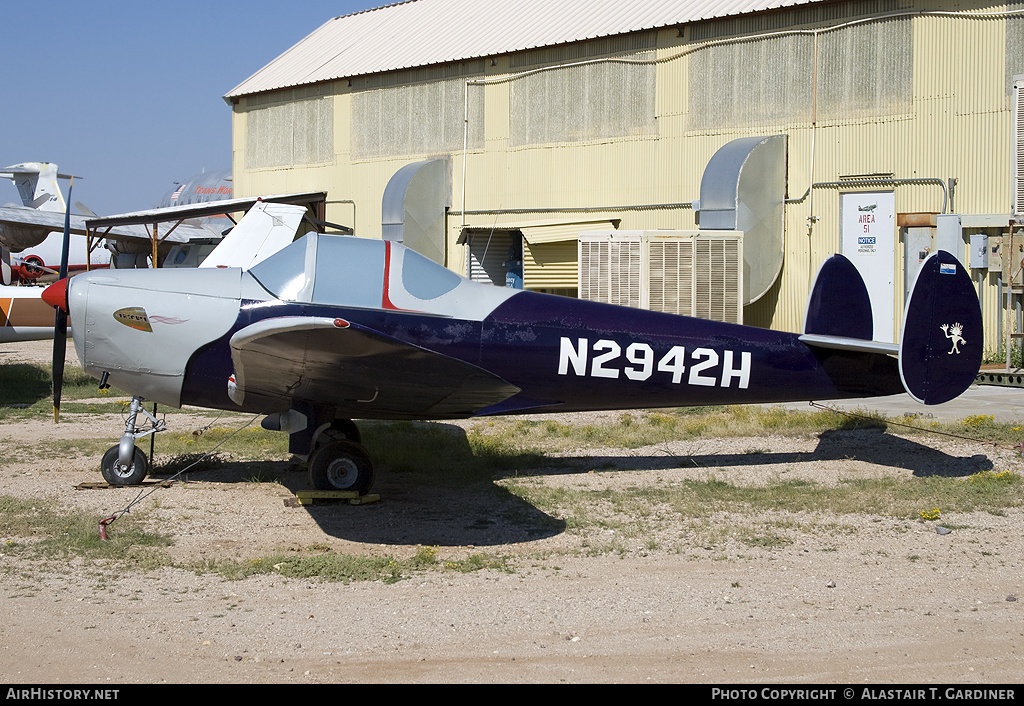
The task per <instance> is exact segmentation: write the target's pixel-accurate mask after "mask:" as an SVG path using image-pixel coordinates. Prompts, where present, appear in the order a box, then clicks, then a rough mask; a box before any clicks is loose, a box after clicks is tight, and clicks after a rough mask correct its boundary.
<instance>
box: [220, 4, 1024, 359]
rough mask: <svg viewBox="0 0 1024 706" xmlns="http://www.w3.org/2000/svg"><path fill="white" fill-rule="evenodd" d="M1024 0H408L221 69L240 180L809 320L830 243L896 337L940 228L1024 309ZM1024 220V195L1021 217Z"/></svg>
mask: <svg viewBox="0 0 1024 706" xmlns="http://www.w3.org/2000/svg"><path fill="white" fill-rule="evenodd" d="M1022 97H1024V2H1012V3H993V2H985V1H983V0H981V1H979V0H964V1H963V2H956V1H954V0H949V1H941V0H841V1H835V0H820V1H809V0H805V1H798V0H631V1H630V2H626V3H623V2H621V1H620V0H558V1H557V2H551V1H550V0H509V1H508V2H505V3H497V4H496V3H480V2H475V1H473V0H410V1H409V2H403V3H398V4H394V5H388V6H385V7H380V8H377V9H373V10H368V11H364V12H359V13H355V14H351V15H347V16H342V17H336V18H333V19H330V20H328V21H327V22H325V23H324V24H323V25H322V26H320V27H319V28H316V29H315V30H314V31H312V33H311V34H309V35H308V36H307V37H305V38H304V39H302V40H301V41H300V42H298V43H297V44H296V45H295V46H293V47H291V48H290V49H289V50H288V51H286V52H285V53H283V54H282V55H281V56H279V57H277V58H276V59H274V60H273V61H271V62H270V63H269V64H267V65H266V66H265V67H263V68H261V69H259V70H258V71H256V73H254V74H253V75H252V76H250V77H249V78H247V79H246V80H244V81H243V82H242V83H240V84H239V85H238V86H237V87H235V88H234V89H232V90H231V91H230V92H228V93H227V94H226V95H225V97H224V98H225V100H226V101H227V102H228V103H229V104H230V106H231V108H232V113H233V115H232V121H233V122H232V134H233V137H232V141H233V152H232V154H233V163H232V174H233V179H234V188H235V192H234V194H235V196H244V195H248V196H256V195H259V194H267V193H272V194H273V193H290V192H312V191H325V192H327V194H328V196H327V205H326V221H328V222H330V223H335V224H343V225H344V226H346V227H348V228H351V229H353V231H354V233H355V235H356V236H358V237H367V238H388V239H393V240H399V241H402V242H404V243H405V244H406V245H408V246H409V247H412V248H414V249H416V250H417V251H419V252H421V253H423V254H424V255H426V256H428V257H430V258H431V259H434V260H435V261H437V262H441V263H443V264H445V265H446V266H448V267H449V268H450V269H452V270H455V271H457V272H460V273H461V274H464V275H467V276H471V277H473V278H474V279H478V280H484V281H490V282H493V283H494V284H495V285H499V286H521V287H525V288H528V289H534V290H539V291H547V292H553V293H558V294H565V295H568V296H581V297H587V298H594V299H602V300H604V301H614V302H617V303H625V304H630V305H633V306H646V307H650V308H656V309H661V310H665V311H675V312H678V313H684V314H694V315H698V316H704V317H707V318H715V319H720V320H735V321H742V322H744V323H747V324H752V325H757V326H770V327H773V328H780V329H785V330H792V331H795V330H799V329H800V328H801V326H802V323H803V313H804V304H805V300H806V297H807V294H808V290H809V285H810V282H811V281H812V280H813V277H814V275H815V273H816V271H817V268H818V266H819V264H820V263H821V261H822V260H823V259H824V258H826V257H827V256H829V255H831V254H832V253H835V252H842V253H844V254H846V255H847V256H849V257H850V258H851V259H852V260H854V262H855V264H857V266H858V268H859V269H860V270H861V272H862V273H863V274H864V275H865V279H866V280H867V283H868V287H869V290H870V292H871V296H872V301H873V306H874V314H875V338H876V339H879V340H889V341H893V340H896V337H897V336H898V335H899V330H900V325H901V319H902V316H903V306H904V301H905V296H906V292H907V290H908V289H909V287H910V285H911V283H912V281H913V277H914V275H915V273H916V268H917V267H918V265H919V263H920V261H921V259H922V258H923V256H925V255H926V254H927V253H928V252H930V251H932V250H934V249H936V248H942V249H945V250H951V251H953V252H954V254H956V255H957V256H958V257H959V258H960V260H961V261H962V262H964V263H965V264H967V265H968V266H969V267H970V271H971V274H972V276H973V278H974V280H975V281H976V282H977V286H978V292H979V296H980V298H981V300H982V305H983V312H984V317H985V328H986V340H985V347H986V350H988V351H991V352H992V353H995V352H997V351H998V350H1001V349H1003V347H1004V345H1005V343H1006V342H1008V341H1010V340H1012V339H1011V336H1012V334H1013V333H1016V332H1019V331H1021V327H1020V308H1021V307H1020V299H1021V296H1022V295H1021V291H1022V289H1021V284H1022V279H1024V277H1022V275H1021V271H1020V270H1021V262H1020V259H1021V254H1020V251H1021V249H1022V248H1024V235H1022V232H1019V230H1018V227H1017V225H1016V220H1015V214H1017V213H1019V212H1022V211H1024V179H1022V177H1021V175H1020V173H1019V172H1020V165H1019V164H1018V163H1019V162H1020V161H1021V160H1022V159H1024V150H1022V148H1024V139H1022V136H1024V117H1021V116H1020V115H1019V114H1020V107H1019V106H1018V103H1019V102H1020V100H1021V98H1022ZM1022 220H1024V217H1022Z"/></svg>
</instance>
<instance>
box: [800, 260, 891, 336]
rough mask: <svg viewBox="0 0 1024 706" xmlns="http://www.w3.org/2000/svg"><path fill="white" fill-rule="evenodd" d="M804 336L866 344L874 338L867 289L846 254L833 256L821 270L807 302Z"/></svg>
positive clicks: (822, 265)
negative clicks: (856, 341)
mask: <svg viewBox="0 0 1024 706" xmlns="http://www.w3.org/2000/svg"><path fill="white" fill-rule="evenodd" d="M804 333H805V334H813V335H816V336H825V337H840V338H847V339H850V338H855V339H863V340H867V341H870V340H871V339H872V337H873V335H874V321H873V319H872V316H871V299H870V297H869V296H868V288H867V286H866V285H865V284H864V279H863V278H862V277H861V276H860V272H858V271H857V267H856V266H855V265H854V264H853V263H852V262H850V261H849V260H848V259H847V258H846V257H844V256H843V255H838V254H837V255H833V256H832V257H830V258H828V259H827V260H825V262H823V263H822V264H821V267H820V268H819V269H818V274H817V276H815V278H814V285H813V286H812V287H811V295H810V297H808V299H807V313H806V314H805V316H804ZM805 342H806V343H811V341H805ZM812 345H825V344H824V343H817V344H812ZM831 347H840V346H831ZM872 351H874V349H872Z"/></svg>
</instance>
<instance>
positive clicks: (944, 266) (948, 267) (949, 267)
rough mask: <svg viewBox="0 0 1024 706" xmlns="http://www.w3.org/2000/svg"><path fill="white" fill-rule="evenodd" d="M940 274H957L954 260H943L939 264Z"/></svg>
mask: <svg viewBox="0 0 1024 706" xmlns="http://www.w3.org/2000/svg"><path fill="white" fill-rule="evenodd" d="M939 274H940V275H955V274H956V265H955V264H954V263H952V262H943V263H940V264H939Z"/></svg>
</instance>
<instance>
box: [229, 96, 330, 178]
mask: <svg viewBox="0 0 1024 706" xmlns="http://www.w3.org/2000/svg"><path fill="white" fill-rule="evenodd" d="M333 159H334V97H333V96H324V97H323V98H316V99H313V100H298V101H289V102H285V103H278V104H275V105H268V106H261V107H258V108H254V109H251V110H249V111H247V112H246V140H245V166H246V168H247V169H260V168H263V167H283V166H288V165H292V164H319V163H323V162H330V161H332V160H333Z"/></svg>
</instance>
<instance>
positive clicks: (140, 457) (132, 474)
mask: <svg viewBox="0 0 1024 706" xmlns="http://www.w3.org/2000/svg"><path fill="white" fill-rule="evenodd" d="M119 451H120V446H118V445H114V446H111V447H110V448H109V449H107V452H106V453H105V454H103V460H102V461H100V473H102V474H103V480H105V481H107V482H108V483H110V484H111V485H138V484H139V483H141V482H142V481H143V479H144V478H145V477H146V473H147V472H148V471H149V461H148V460H147V459H146V454H144V453H143V452H142V450H141V449H139V447H137V446H136V447H135V454H134V455H133V457H132V465H131V466H129V467H128V468H120V467H119V464H118V462H117V454H118V452H119Z"/></svg>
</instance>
